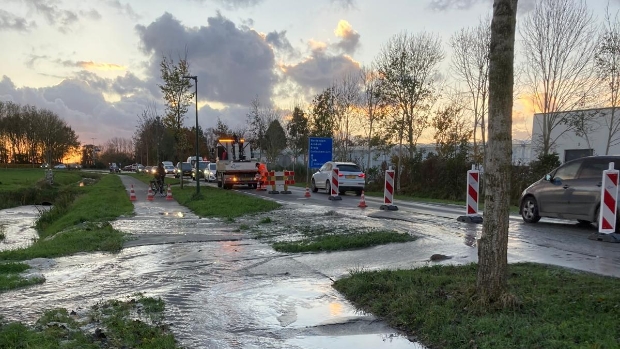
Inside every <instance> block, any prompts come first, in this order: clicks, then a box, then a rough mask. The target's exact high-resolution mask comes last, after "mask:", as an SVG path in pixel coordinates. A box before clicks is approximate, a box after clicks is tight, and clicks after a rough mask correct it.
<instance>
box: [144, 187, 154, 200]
mask: <svg viewBox="0 0 620 349" xmlns="http://www.w3.org/2000/svg"><path fill="white" fill-rule="evenodd" d="M146 199H147V200H148V201H153V199H155V195H154V194H153V190H152V189H151V188H150V187H149V193H148V195H147V196H146Z"/></svg>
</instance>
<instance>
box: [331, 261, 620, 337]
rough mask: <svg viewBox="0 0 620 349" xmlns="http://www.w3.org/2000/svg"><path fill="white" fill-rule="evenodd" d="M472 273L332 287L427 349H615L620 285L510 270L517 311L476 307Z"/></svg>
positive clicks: (363, 276)
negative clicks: (518, 304) (412, 337)
mask: <svg viewBox="0 0 620 349" xmlns="http://www.w3.org/2000/svg"><path fill="white" fill-rule="evenodd" d="M476 271H477V266H476V265H475V264H470V265H466V266H432V267H423V268H419V269H414V270H397V271H378V272H364V271H361V272H352V274H351V276H349V277H347V278H343V279H341V280H338V281H336V282H335V283H334V287H335V288H336V289H337V290H338V291H339V292H341V293H343V294H344V295H345V296H346V297H347V298H348V299H349V300H350V301H351V302H352V303H354V304H355V305H356V306H357V307H358V308H359V309H361V310H363V311H367V312H371V313H373V314H375V315H376V316H379V317H380V318H383V319H385V320H386V321H387V322H388V323H389V324H390V325H392V326H394V327H396V328H399V329H401V330H403V331H405V332H406V333H407V334H410V335H415V336H416V337H417V338H418V339H419V340H420V341H421V342H422V343H423V344H425V345H427V346H430V347H432V348H478V349H483V348H505V349H510V348H558V349H559V348H618V347H620V336H619V335H618V328H619V324H620V320H619V318H620V308H619V307H618V304H620V294H619V293H618V292H617V289H618V288H619V287H620V279H617V278H611V277H603V276H598V275H594V274H588V273H583V272H575V271H570V270H566V269H562V268H559V267H553V266H544V265H539V264H532V263H520V264H511V265H510V266H509V280H508V283H509V288H510V292H511V293H512V294H513V295H515V296H516V297H518V299H520V300H521V306H520V307H519V308H518V309H483V308H481V307H480V306H478V305H476V304H473V303H472V299H473V297H472V296H473V295H474V294H473V290H474V287H475V283H476Z"/></svg>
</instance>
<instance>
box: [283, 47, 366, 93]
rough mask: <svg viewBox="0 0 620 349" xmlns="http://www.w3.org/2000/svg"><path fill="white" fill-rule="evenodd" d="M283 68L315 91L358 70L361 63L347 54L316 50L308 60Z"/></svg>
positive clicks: (296, 79) (298, 81)
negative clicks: (333, 53)
mask: <svg viewBox="0 0 620 349" xmlns="http://www.w3.org/2000/svg"><path fill="white" fill-rule="evenodd" d="M281 69H282V71H283V72H284V75H285V76H287V77H288V78H290V79H291V80H293V81H294V82H296V83H297V84H298V85H300V86H301V87H302V88H309V89H311V90H312V91H311V93H314V92H318V91H321V90H323V89H325V88H327V87H329V86H331V85H332V84H333V82H334V81H335V80H336V79H338V78H339V77H342V76H344V75H345V74H348V73H356V72H358V71H359V69H360V64H359V63H358V62H356V61H354V60H353V59H352V58H351V57H349V56H347V55H331V54H329V53H327V52H324V51H320V50H314V51H312V55H311V56H310V57H309V58H307V59H306V60H304V61H302V62H300V63H297V64H293V65H283V66H282V67H281Z"/></svg>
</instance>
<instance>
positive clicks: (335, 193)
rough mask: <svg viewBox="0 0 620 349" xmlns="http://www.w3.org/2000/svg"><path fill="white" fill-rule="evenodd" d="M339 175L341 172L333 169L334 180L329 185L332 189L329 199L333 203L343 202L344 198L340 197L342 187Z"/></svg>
mask: <svg viewBox="0 0 620 349" xmlns="http://www.w3.org/2000/svg"><path fill="white" fill-rule="evenodd" d="M339 174H340V171H339V170H338V169H337V168H333V169H332V178H331V181H330V184H329V187H330V188H331V192H330V195H329V199H330V200H332V201H337V200H342V197H341V196H340V188H339V187H340V185H339V183H338V175H339Z"/></svg>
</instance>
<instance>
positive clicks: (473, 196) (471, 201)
mask: <svg viewBox="0 0 620 349" xmlns="http://www.w3.org/2000/svg"><path fill="white" fill-rule="evenodd" d="M479 189H480V171H478V170H476V165H472V166H471V170H469V171H467V207H466V208H465V216H459V217H458V218H457V219H456V220H458V221H459V222H466V223H482V216H480V214H479V213H478V201H479V198H480V191H479Z"/></svg>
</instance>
